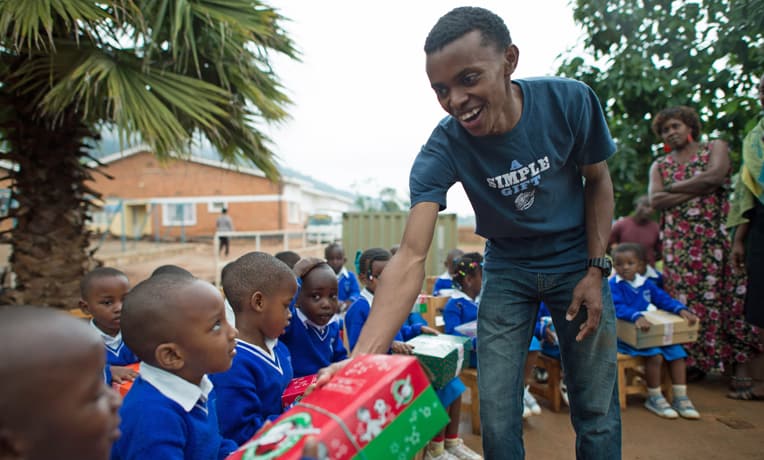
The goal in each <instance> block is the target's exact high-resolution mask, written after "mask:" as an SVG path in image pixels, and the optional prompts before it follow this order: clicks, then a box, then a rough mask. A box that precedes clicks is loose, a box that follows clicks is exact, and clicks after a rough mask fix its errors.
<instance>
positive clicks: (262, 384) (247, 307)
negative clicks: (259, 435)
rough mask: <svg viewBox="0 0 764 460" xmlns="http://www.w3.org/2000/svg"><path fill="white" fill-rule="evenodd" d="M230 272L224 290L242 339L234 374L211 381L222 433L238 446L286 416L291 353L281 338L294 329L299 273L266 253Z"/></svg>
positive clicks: (238, 342)
mask: <svg viewBox="0 0 764 460" xmlns="http://www.w3.org/2000/svg"><path fill="white" fill-rule="evenodd" d="M229 265H230V268H229V269H228V270H226V272H225V273H226V276H225V278H223V290H224V291H225V293H226V297H228V298H229V299H230V302H231V305H232V306H233V309H234V312H235V314H236V324H237V325H238V326H237V329H238V330H239V337H238V338H237V339H236V356H234V358H233V364H232V365H231V369H229V370H228V371H226V372H222V373H220V374H212V375H210V379H211V380H212V383H213V384H214V385H215V392H216V393H217V396H218V407H220V408H225V410H219V411H218V419H219V421H220V433H221V434H222V435H223V437H225V438H229V439H232V440H233V441H234V442H236V443H237V444H243V443H245V442H246V441H248V440H249V439H250V438H251V437H252V436H253V435H254V434H255V433H256V432H257V430H259V429H260V427H262V426H263V424H264V423H265V422H266V421H269V420H274V419H275V418H276V417H278V416H279V415H281V413H282V409H281V394H282V393H283V392H284V389H285V388H286V387H287V385H289V381H290V380H291V379H292V364H291V362H290V356H289V350H288V349H287V347H286V345H284V344H283V343H280V342H279V340H278V337H279V335H281V333H282V332H284V329H285V328H286V327H287V325H288V324H289V319H290V318H291V317H292V314H291V313H290V311H289V304H290V302H291V301H292V297H294V293H295V291H296V290H297V282H296V281H295V277H294V273H293V272H292V270H290V269H289V267H288V266H287V265H286V264H285V263H283V262H282V261H280V260H278V259H276V258H275V257H274V256H272V255H270V254H266V253H264V252H250V253H247V254H245V255H243V256H241V257H239V258H238V259H236V260H235V261H234V262H231V263H230V264H229Z"/></svg>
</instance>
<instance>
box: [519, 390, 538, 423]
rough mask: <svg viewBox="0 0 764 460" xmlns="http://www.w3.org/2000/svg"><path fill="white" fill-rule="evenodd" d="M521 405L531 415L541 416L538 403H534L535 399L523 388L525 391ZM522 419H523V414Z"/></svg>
mask: <svg viewBox="0 0 764 460" xmlns="http://www.w3.org/2000/svg"><path fill="white" fill-rule="evenodd" d="M523 404H524V405H525V407H527V408H528V409H529V410H530V411H531V415H540V414H541V406H539V403H538V401H536V398H534V397H533V395H532V394H531V392H530V391H529V390H528V387H527V386H526V387H525V391H524V392H523ZM523 418H525V413H524V412H523Z"/></svg>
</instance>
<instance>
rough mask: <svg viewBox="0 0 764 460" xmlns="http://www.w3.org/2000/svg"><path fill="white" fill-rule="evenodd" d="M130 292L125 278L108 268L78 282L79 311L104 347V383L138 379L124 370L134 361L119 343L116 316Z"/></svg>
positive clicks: (128, 351) (118, 323)
mask: <svg viewBox="0 0 764 460" xmlns="http://www.w3.org/2000/svg"><path fill="white" fill-rule="evenodd" d="M129 290H130V282H129V281H128V280H127V275H125V274H124V273H122V272H121V271H119V270H117V269H116V268H111V267H99V268H96V269H95V270H92V271H91V272H89V273H87V274H86V275H85V277H84V278H82V281H80V302H79V306H80V309H81V310H82V311H83V312H84V313H85V314H87V315H90V316H92V318H93V319H91V320H90V325H91V326H92V327H93V328H94V329H95V330H96V331H97V332H98V334H99V335H100V336H101V338H102V339H103V342H104V346H105V348H106V367H105V368H104V379H105V380H106V383H108V384H111V383H112V382H113V383H122V382H125V381H130V380H133V379H134V378H135V377H137V376H138V373H137V372H135V371H134V370H132V369H130V368H128V367H125V366H127V365H128V364H135V363H137V362H138V357H137V356H135V353H133V352H132V351H131V350H130V348H129V347H128V346H127V345H125V343H124V342H123V341H122V333H121V332H120V317H121V315H122V301H123V300H124V299H125V296H126V295H127V292H128V291H129Z"/></svg>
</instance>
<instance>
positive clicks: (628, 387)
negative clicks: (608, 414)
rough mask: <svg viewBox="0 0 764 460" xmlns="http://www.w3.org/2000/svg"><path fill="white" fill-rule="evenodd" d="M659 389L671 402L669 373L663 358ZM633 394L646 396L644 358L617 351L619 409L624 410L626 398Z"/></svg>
mask: <svg viewBox="0 0 764 460" xmlns="http://www.w3.org/2000/svg"><path fill="white" fill-rule="evenodd" d="M661 391H662V392H663V395H664V396H665V397H666V399H667V400H668V401H669V402H671V397H672V394H671V373H670V370H669V366H668V363H667V362H666V361H665V360H664V361H663V367H662V368H661ZM635 394H638V395H643V396H645V397H646V396H647V380H646V378H645V358H644V357H643V356H630V355H625V354H622V353H618V402H619V403H620V405H621V410H626V398H627V397H628V396H630V395H635Z"/></svg>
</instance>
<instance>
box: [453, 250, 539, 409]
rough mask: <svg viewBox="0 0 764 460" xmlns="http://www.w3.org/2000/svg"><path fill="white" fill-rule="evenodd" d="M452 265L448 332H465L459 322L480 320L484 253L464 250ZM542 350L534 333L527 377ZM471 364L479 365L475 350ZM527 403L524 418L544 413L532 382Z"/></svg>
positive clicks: (526, 396)
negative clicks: (533, 393) (535, 396)
mask: <svg viewBox="0 0 764 460" xmlns="http://www.w3.org/2000/svg"><path fill="white" fill-rule="evenodd" d="M452 267H453V272H452V275H451V280H452V282H453V288H454V289H453V292H452V293H451V298H450V299H449V300H448V302H447V303H446V305H445V306H444V307H443V321H444V322H445V332H446V334H456V335H462V334H460V333H459V332H458V331H457V330H456V326H459V325H461V324H464V323H468V322H470V321H475V320H477V312H478V303H479V300H478V297H479V296H480V289H481V286H482V284H483V256H481V255H480V254H479V253H477V252H470V253H467V254H463V255H461V256H459V257H457V258H456V259H454V261H453V262H452ZM473 345H474V346H473V349H477V337H475V338H473ZM540 350H541V343H540V342H539V341H538V339H536V337H531V344H530V347H529V348H528V358H527V359H526V365H525V380H526V381H527V380H528V379H529V378H530V375H531V372H532V370H533V364H534V363H535V362H536V358H537V357H538V353H539V351H540ZM470 365H471V366H472V367H477V354H476V353H475V352H473V353H472V355H471V356H470ZM523 406H524V407H523V418H528V417H530V416H531V415H539V414H541V406H539V404H538V402H537V401H536V398H534V397H533V395H532V394H531V392H530V391H529V387H528V385H526V386H525V390H524V393H523Z"/></svg>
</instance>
